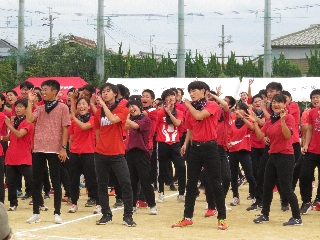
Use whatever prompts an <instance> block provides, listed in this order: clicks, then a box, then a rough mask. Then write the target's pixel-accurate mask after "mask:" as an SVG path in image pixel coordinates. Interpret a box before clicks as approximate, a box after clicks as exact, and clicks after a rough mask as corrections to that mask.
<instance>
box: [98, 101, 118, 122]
mask: <svg viewBox="0 0 320 240" xmlns="http://www.w3.org/2000/svg"><path fill="white" fill-rule="evenodd" d="M106 105H107V107H108V108H109V110H110V112H112V111H113V110H114V109H115V108H116V107H118V105H119V102H118V101H115V102H114V103H111V104H106ZM105 117H106V113H105V112H104V110H103V107H102V108H101V118H105Z"/></svg>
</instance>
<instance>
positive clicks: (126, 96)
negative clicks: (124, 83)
mask: <svg viewBox="0 0 320 240" xmlns="http://www.w3.org/2000/svg"><path fill="white" fill-rule="evenodd" d="M123 97H124V98H125V99H127V100H129V97H130V90H129V88H127V87H126V94H125V95H124V96H123Z"/></svg>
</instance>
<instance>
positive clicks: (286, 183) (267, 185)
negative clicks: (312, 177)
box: [261, 153, 300, 219]
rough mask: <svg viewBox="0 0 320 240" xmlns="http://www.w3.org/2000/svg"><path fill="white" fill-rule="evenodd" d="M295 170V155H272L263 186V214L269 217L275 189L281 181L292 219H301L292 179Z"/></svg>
mask: <svg viewBox="0 0 320 240" xmlns="http://www.w3.org/2000/svg"><path fill="white" fill-rule="evenodd" d="M293 168H294V155H293V154H281V153H277V154H270V157H269V161H268V163H267V165H266V170H265V174H264V185H263V201H262V211H261V213H262V214H264V215H265V216H269V212H270V205H271V202H272V198H273V188H274V186H275V184H276V182H277V180H279V184H280V186H281V189H282V193H283V195H284V196H285V197H286V198H287V199H288V202H289V204H290V206H291V211H292V217H294V218H298V219H300V211H299V205H298V199H297V196H296V194H295V193H294V192H293V190H292V178H293Z"/></svg>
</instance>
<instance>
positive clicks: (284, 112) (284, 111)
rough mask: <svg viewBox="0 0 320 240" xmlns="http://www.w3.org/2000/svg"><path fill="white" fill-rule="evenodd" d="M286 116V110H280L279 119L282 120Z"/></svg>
mask: <svg viewBox="0 0 320 240" xmlns="http://www.w3.org/2000/svg"><path fill="white" fill-rule="evenodd" d="M287 115H288V110H287V109H286V108H284V109H281V112H280V118H281V119H283V118H285V117H286V116H287Z"/></svg>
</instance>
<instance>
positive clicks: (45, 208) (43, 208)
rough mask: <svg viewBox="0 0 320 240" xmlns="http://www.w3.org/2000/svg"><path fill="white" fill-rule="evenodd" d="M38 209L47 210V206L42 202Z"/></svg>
mask: <svg viewBox="0 0 320 240" xmlns="http://www.w3.org/2000/svg"><path fill="white" fill-rule="evenodd" d="M39 209H40V211H48V210H49V208H48V207H47V206H45V205H44V204H42V205H41V206H40V207H39Z"/></svg>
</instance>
